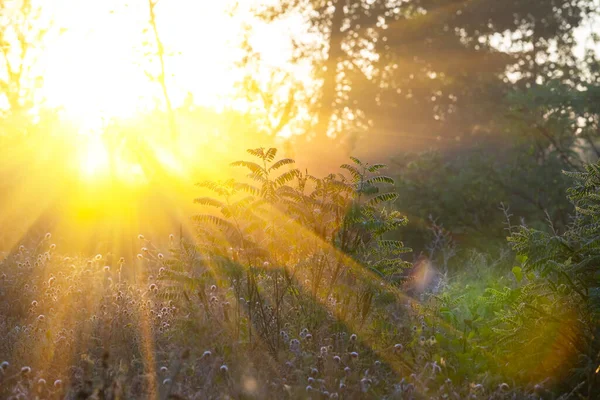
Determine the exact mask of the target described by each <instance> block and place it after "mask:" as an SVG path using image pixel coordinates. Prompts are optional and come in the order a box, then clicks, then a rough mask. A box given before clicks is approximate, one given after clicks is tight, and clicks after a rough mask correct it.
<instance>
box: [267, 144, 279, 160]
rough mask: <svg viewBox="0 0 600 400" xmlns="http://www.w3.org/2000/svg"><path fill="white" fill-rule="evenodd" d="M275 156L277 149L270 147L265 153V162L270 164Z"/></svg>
mask: <svg viewBox="0 0 600 400" xmlns="http://www.w3.org/2000/svg"><path fill="white" fill-rule="evenodd" d="M276 155H277V149H276V148H275V147H271V148H270V149H269V150H267V152H266V153H265V160H267V161H268V162H271V161H273V160H274V159H275V156H276Z"/></svg>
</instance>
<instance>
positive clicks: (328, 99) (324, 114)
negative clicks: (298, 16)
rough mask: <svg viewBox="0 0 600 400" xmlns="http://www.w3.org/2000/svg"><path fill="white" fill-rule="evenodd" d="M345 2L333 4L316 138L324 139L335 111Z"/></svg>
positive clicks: (341, 0)
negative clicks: (333, 9)
mask: <svg viewBox="0 0 600 400" xmlns="http://www.w3.org/2000/svg"><path fill="white" fill-rule="evenodd" d="M345 2H346V1H345V0H336V1H335V2H334V6H335V11H334V12H333V16H332V18H331V32H330V34H329V48H328V50H327V59H326V60H325V68H326V69H325V71H323V86H322V88H321V101H320V104H319V110H318V115H317V124H316V129H315V131H316V132H315V133H316V136H317V138H325V137H326V136H327V133H328V130H329V123H330V121H331V116H332V115H333V113H334V111H335V101H336V98H337V90H336V86H337V70H338V64H339V61H340V58H341V56H342V54H343V52H342V37H343V35H342V32H341V28H342V23H343V22H344V15H345V14H344V3H345Z"/></svg>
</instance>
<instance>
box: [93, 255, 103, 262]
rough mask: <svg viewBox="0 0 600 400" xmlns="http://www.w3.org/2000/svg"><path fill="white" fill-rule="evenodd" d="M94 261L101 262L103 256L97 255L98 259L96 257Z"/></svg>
mask: <svg viewBox="0 0 600 400" xmlns="http://www.w3.org/2000/svg"><path fill="white" fill-rule="evenodd" d="M94 259H95V260H96V261H100V260H102V254H96V257H94Z"/></svg>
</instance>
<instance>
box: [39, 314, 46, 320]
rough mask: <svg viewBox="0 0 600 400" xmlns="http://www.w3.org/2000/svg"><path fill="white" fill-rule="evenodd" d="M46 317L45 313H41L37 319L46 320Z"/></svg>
mask: <svg viewBox="0 0 600 400" xmlns="http://www.w3.org/2000/svg"><path fill="white" fill-rule="evenodd" d="M45 319H46V317H45V316H44V314H40V315H39V316H38V317H37V320H38V321H39V322H44V320H45Z"/></svg>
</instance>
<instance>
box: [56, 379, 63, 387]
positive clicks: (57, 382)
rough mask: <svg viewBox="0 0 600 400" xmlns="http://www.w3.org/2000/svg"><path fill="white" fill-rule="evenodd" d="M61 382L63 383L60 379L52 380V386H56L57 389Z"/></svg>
mask: <svg viewBox="0 0 600 400" xmlns="http://www.w3.org/2000/svg"><path fill="white" fill-rule="evenodd" d="M62 384H63V383H62V381H61V380H60V379H57V380H55V381H54V387H55V388H57V389H58V388H61V387H62Z"/></svg>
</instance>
